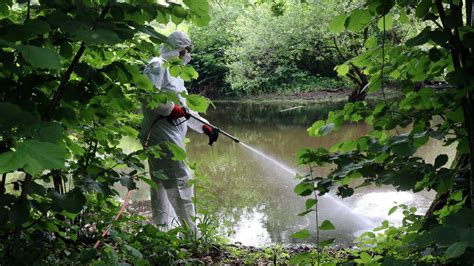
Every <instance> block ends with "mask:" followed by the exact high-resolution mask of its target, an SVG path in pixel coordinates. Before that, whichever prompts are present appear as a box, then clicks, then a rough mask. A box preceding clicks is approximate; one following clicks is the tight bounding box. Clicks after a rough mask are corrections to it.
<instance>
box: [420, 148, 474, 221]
mask: <svg viewBox="0 0 474 266" xmlns="http://www.w3.org/2000/svg"><path fill="white" fill-rule="evenodd" d="M470 161H471V156H470V154H460V153H459V152H458V153H456V157H454V161H453V163H452V165H451V169H453V170H459V169H463V168H466V167H467V166H468V165H469V164H470ZM469 177H470V172H469V171H465V172H463V173H462V179H465V180H469ZM469 193H470V191H469V189H468V188H466V189H465V191H464V192H463V194H464V195H466V194H469ZM450 194H451V191H448V192H445V193H438V194H437V195H436V197H435V199H434V200H433V202H432V203H431V205H430V207H429V209H428V211H427V212H426V214H425V217H424V222H423V227H424V228H425V229H428V228H429V227H430V225H432V224H436V223H437V222H436V216H435V215H434V213H435V212H436V211H437V210H440V209H442V208H443V207H444V206H446V204H447V201H448V198H449V195H450Z"/></svg>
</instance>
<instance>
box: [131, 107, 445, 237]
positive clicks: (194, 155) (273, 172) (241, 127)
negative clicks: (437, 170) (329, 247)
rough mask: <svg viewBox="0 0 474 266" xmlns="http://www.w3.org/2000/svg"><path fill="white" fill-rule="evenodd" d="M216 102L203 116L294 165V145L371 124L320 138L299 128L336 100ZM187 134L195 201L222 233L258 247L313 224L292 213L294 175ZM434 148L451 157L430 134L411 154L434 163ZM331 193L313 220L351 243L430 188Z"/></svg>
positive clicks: (141, 196)
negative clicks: (195, 169) (195, 173)
mask: <svg viewBox="0 0 474 266" xmlns="http://www.w3.org/2000/svg"><path fill="white" fill-rule="evenodd" d="M215 106H216V108H215V109H214V108H212V107H211V108H210V109H209V110H208V113H207V114H206V115H204V116H205V117H206V118H207V119H208V120H209V121H211V122H212V123H213V124H215V125H217V126H219V127H220V128H222V129H224V130H226V131H228V132H229V133H231V134H233V135H234V136H236V137H237V138H239V139H240V140H241V141H242V142H244V143H246V144H248V145H250V146H252V147H254V148H256V149H258V150H260V151H262V152H264V153H265V154H267V155H269V156H271V157H272V158H274V159H275V160H277V161H279V162H281V163H282V164H284V165H285V166H286V167H288V168H291V169H295V171H299V172H305V171H306V169H303V168H299V169H298V168H297V167H296V157H295V154H296V152H297V151H298V150H299V149H301V148H304V147H311V148H317V147H325V148H330V147H331V146H332V145H334V144H336V143H338V142H340V141H342V140H347V139H354V138H356V137H358V136H361V135H363V134H364V133H366V132H368V131H369V130H370V127H369V126H367V125H365V124H363V123H351V124H346V125H344V126H343V127H342V128H340V129H339V130H337V131H335V132H332V133H330V134H328V135H326V136H324V137H320V138H313V137H310V136H308V134H307V131H306V129H307V128H308V127H309V126H310V125H311V124H312V123H313V122H314V121H316V120H318V119H324V118H325V116H327V114H328V112H329V111H330V110H334V109H336V108H340V107H342V105H341V104H327V103H326V104H308V103H306V104H295V103H278V104H275V103H261V104H248V103H246V104H243V103H216V104H215ZM301 106H302V107H301ZM295 107H296V108H295ZM188 138H189V139H190V142H189V143H188V144H187V151H188V160H189V161H191V162H196V163H197V165H198V166H199V171H200V172H201V173H203V174H204V175H205V176H206V179H207V181H208V183H207V184H206V186H207V188H206V189H205V190H202V189H201V190H199V189H198V191H197V208H198V209H199V210H204V209H210V210H211V211H212V216H213V217H216V219H218V220H219V222H220V224H221V226H220V231H221V234H223V235H225V236H227V237H229V238H230V239H231V241H233V242H240V243H242V244H245V245H254V246H262V245H266V244H270V243H295V242H301V240H296V239H292V238H291V237H290V236H291V234H293V233H294V232H296V231H298V230H301V229H308V230H309V231H310V232H314V231H315V230H314V228H315V216H314V213H310V214H308V215H307V216H304V217H300V216H297V215H296V214H298V213H300V212H302V211H304V208H305V201H306V199H307V198H303V197H299V196H296V194H295V193H294V192H293V188H294V186H295V185H296V184H297V182H298V181H297V180H296V179H295V177H294V176H293V175H291V174H289V173H288V172H287V171H283V170H282V169H281V168H280V167H278V165H276V164H274V163H272V162H269V161H267V160H265V159H262V157H260V156H257V155H255V154H254V153H251V152H249V150H248V149H245V148H243V147H242V145H240V144H236V143H234V142H233V141H231V140H229V139H227V138H226V137H225V136H222V135H221V136H220V137H219V140H218V141H217V143H215V144H214V145H213V146H212V147H211V146H209V145H208V144H207V137H206V136H205V135H200V134H197V133H195V132H189V134H188ZM129 145H130V146H136V144H129ZM440 153H446V154H448V155H449V156H450V158H452V157H453V155H454V148H452V147H443V146H442V145H441V143H440V142H437V141H430V142H429V143H428V144H426V145H425V146H424V147H422V148H421V149H420V150H419V151H418V155H419V156H421V157H423V158H425V159H426V160H427V161H428V162H433V161H434V159H435V158H436V156H437V155H438V154H440ZM329 170H330V168H329V166H327V167H321V168H318V169H316V170H315V172H316V173H317V174H318V175H324V174H327V173H328V172H329ZM199 182H201V183H204V182H202V181H199ZM122 194H123V190H122ZM332 197H333V198H336V200H334V199H332V198H328V197H323V198H321V199H320V200H319V203H318V211H319V212H318V213H319V219H320V222H321V221H323V220H326V219H328V220H330V221H331V222H332V223H333V224H334V225H335V227H336V230H331V231H323V232H322V233H321V238H322V239H323V240H324V239H328V238H336V240H335V242H336V243H339V244H350V243H352V242H353V241H354V239H355V237H356V236H358V235H359V234H360V233H361V232H363V231H364V230H367V229H370V228H372V227H374V226H375V225H379V224H380V223H381V222H382V221H384V220H388V221H389V222H390V223H392V224H399V223H400V221H401V219H402V214H401V212H399V211H397V212H395V213H394V214H392V215H390V216H388V211H389V210H390V208H391V207H393V206H394V205H395V204H401V203H403V204H407V205H409V206H413V207H416V208H417V210H418V211H417V212H418V213H420V214H423V213H424V212H426V210H427V208H428V207H429V205H430V203H431V201H432V199H433V197H434V194H433V193H431V192H426V191H424V192H421V193H412V192H409V191H408V192H407V191H400V192H397V191H395V190H394V189H393V188H391V187H375V186H368V187H364V188H361V189H357V190H356V192H355V194H354V195H353V196H352V197H350V198H346V199H340V198H337V196H335V195H333V196H332ZM148 199H149V192H148V188H147V185H146V184H144V183H140V184H139V190H138V191H137V192H134V194H133V199H132V200H133V201H143V200H148ZM210 207H212V208H210ZM314 240H315V236H314V235H312V237H311V238H309V239H308V240H305V241H306V242H314Z"/></svg>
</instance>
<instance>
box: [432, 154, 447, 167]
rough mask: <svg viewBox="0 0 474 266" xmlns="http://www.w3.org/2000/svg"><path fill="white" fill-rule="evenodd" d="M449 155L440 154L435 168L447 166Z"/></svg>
mask: <svg viewBox="0 0 474 266" xmlns="http://www.w3.org/2000/svg"><path fill="white" fill-rule="evenodd" d="M448 159H449V158H448V155H446V154H440V155H438V156H437V157H436V159H435V163H434V167H435V168H439V167H441V166H443V165H445V164H446V163H447V162H448Z"/></svg>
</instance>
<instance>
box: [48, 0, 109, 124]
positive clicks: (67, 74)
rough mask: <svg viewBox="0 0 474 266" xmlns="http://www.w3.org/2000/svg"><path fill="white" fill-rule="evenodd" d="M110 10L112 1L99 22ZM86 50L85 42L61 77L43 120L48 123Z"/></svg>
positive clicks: (105, 8)
mask: <svg viewBox="0 0 474 266" xmlns="http://www.w3.org/2000/svg"><path fill="white" fill-rule="evenodd" d="M109 9H110V1H109V2H107V4H106V5H105V7H104V9H103V10H102V12H101V14H100V16H99V19H98V21H100V20H102V19H104V17H105V15H106V14H107V12H108V11H109ZM96 22H97V21H96ZM92 28H93V27H92ZM85 50H86V45H85V43H84V42H81V46H80V47H79V50H78V51H77V53H76V55H75V56H74V58H73V59H72V61H71V64H69V67H68V68H67V70H66V72H64V75H63V76H62V77H61V81H60V83H59V86H58V89H57V90H56V92H55V93H54V96H53V99H52V100H51V102H50V103H49V105H48V108H47V109H46V112H45V113H44V114H43V116H42V120H44V121H48V120H50V119H51V114H52V113H53V111H54V109H55V108H56V106H57V105H58V104H59V101H60V100H61V98H62V96H63V94H64V90H65V89H66V85H67V83H68V82H69V78H70V77H71V74H72V72H73V71H74V68H75V66H76V65H77V63H78V62H79V60H80V59H81V57H82V55H83V54H84V51H85Z"/></svg>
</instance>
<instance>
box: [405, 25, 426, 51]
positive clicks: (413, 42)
mask: <svg viewBox="0 0 474 266" xmlns="http://www.w3.org/2000/svg"><path fill="white" fill-rule="evenodd" d="M430 38H431V27H430V26H427V27H425V28H424V29H423V30H422V31H421V32H420V33H419V34H418V35H416V36H415V37H413V38H411V39H408V40H407V41H406V45H407V46H412V47H413V46H418V45H422V44H425V43H427V42H428V41H429V40H430Z"/></svg>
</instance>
